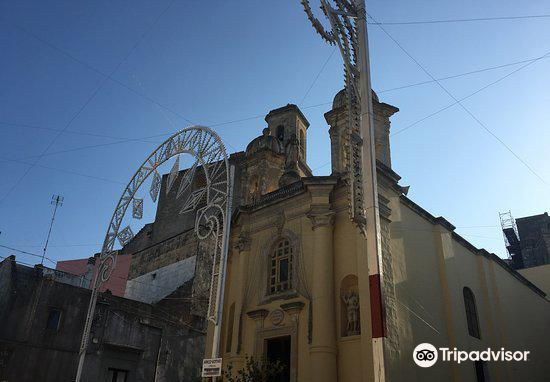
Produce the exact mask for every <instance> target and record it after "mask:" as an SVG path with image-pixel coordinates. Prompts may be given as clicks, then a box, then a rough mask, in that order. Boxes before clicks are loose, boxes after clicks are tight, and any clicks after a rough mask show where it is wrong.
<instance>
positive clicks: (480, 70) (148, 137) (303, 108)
mask: <svg viewBox="0 0 550 382" xmlns="http://www.w3.org/2000/svg"><path fill="white" fill-rule="evenodd" d="M545 58H548V56H541V57H537V58H534V59H526V60H521V61H515V62H511V63H507V64H502V65H496V66H490V67H486V68H482V69H477V70H473V71H469V72H465V73H460V74H455V75H451V76H446V77H441V78H438V80H439V81H443V80H449V79H454V78H459V77H462V76H467V75H472V74H477V73H482V72H486V71H490V70H495V69H501V68H505V67H508V66H514V65H519V64H522V63H532V62H536V61H538V60H541V59H545ZM521 69H523V67H522V68H520V70H521ZM507 76H508V75H507ZM507 76H505V77H504V78H506V77H507ZM504 78H502V79H504ZM502 79H499V80H497V82H498V81H500V80H502ZM434 82H435V81H433V80H429V81H422V82H417V83H414V84H408V85H403V86H398V87H394V88H390V89H384V90H380V91H378V92H377V93H378V94H382V93H386V92H391V91H396V90H401V89H407V88H411V87H416V86H421V85H427V84H431V83H434ZM493 84H494V83H492V84H490V85H493ZM485 88H486V87H484V88H483V89H485ZM479 91H481V90H478V91H476V93H477V92H479ZM476 93H473V94H476ZM473 94H471V95H470V96H472V95H473ZM470 96H468V97H470ZM468 97H466V98H468ZM466 98H463V99H462V100H464V99H466ZM331 103H332V101H329V102H323V103H319V104H315V105H309V106H303V107H301V109H302V110H306V109H310V108H316V107H320V106H325V105H330V104H331ZM453 105H454V104H453ZM449 107H450V105H449V106H448V107H445V108H443V109H441V110H439V111H438V112H436V113H435V114H439V113H440V112H442V111H444V110H446V109H447V108H449ZM435 114H434V115H435ZM431 116H433V115H430V117H431ZM263 117H264V114H257V115H254V116H251V117H246V118H241V119H235V120H230V121H226V122H221V123H215V124H212V125H209V126H210V127H219V126H225V125H229V124H234V123H238V122H245V121H250V120H254V119H260V118H263ZM423 120H424V119H422V120H419V121H417V122H415V123H413V124H412V125H409V126H407V127H405V128H403V129H400V130H398V131H397V132H395V133H393V134H392V136H393V135H397V134H399V133H401V132H402V131H405V130H407V129H409V128H410V127H412V126H414V125H416V124H417V123H419V122H421V121H423ZM0 124H3V125H8V126H15V127H22V128H30V129H40V130H47V131H61V130H60V129H54V128H49V127H43V126H37V125H29V124H22V123H15V122H2V121H0ZM65 133H66V134H77V135H85V136H94V137H101V138H108V139H115V140H117V142H110V143H104V144H97V145H89V146H81V147H76V148H72V149H67V150H61V151H56V152H52V153H47V154H45V155H44V156H49V155H55V154H61V153H66V152H72V151H79V150H85V149H88V148H96V147H103V146H111V145H116V144H122V143H126V142H134V141H137V142H145V143H157V142H151V141H148V140H147V139H150V138H157V137H162V136H167V135H171V134H172V133H162V134H156V135H151V136H146V137H140V138H123V137H116V136H111V135H104V134H94V133H88V132H78V131H71V130H67V131H65ZM230 147H232V146H231V145H230ZM233 149H235V148H234V147H233ZM235 150H236V149H235ZM35 157H37V156H30V157H26V158H20V159H19V160H25V159H31V158H35ZM4 161H9V160H7V159H4ZM325 165H326V164H325ZM325 165H323V166H321V167H324V166H325Z"/></svg>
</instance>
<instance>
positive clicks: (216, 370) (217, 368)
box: [202, 358, 222, 378]
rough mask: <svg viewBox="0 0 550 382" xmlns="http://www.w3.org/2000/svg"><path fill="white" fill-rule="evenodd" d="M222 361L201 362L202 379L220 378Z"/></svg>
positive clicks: (212, 359) (208, 359)
mask: <svg viewBox="0 0 550 382" xmlns="http://www.w3.org/2000/svg"><path fill="white" fill-rule="evenodd" d="M221 376H222V359H221V358H205V359H203V360H202V377H203V378H204V377H221Z"/></svg>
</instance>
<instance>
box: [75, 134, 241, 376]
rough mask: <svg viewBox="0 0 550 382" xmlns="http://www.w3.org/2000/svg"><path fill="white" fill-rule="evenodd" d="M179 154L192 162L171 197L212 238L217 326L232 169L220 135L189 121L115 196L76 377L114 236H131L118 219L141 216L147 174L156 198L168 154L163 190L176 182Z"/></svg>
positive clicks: (124, 239)
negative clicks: (169, 165)
mask: <svg viewBox="0 0 550 382" xmlns="http://www.w3.org/2000/svg"><path fill="white" fill-rule="evenodd" d="M181 154H188V155H191V156H192V157H193V158H194V163H193V164H192V165H191V166H190V167H189V168H188V169H187V170H186V171H185V172H184V173H183V175H182V176H181V181H180V182H179V185H178V190H177V194H176V197H177V198H180V197H182V196H183V195H187V198H186V200H185V202H184V203H183V207H182V209H181V210H180V213H191V212H193V211H196V215H195V234H196V235H197V237H198V239H199V240H210V239H211V240H212V241H213V243H212V245H209V248H212V249H211V251H212V253H211V256H212V275H211V281H210V291H209V301H208V309H207V317H206V318H207V319H208V320H209V321H211V322H213V323H214V325H215V327H216V329H217V327H218V326H219V321H220V319H221V318H220V309H221V300H222V298H223V282H220V281H223V280H220V278H221V277H222V275H223V274H224V272H225V262H226V255H227V254H226V252H227V241H228V238H229V236H228V235H229V228H230V227H229V225H230V222H229V219H230V213H231V195H232V181H233V179H232V177H233V174H232V169H231V168H230V167H229V161H228V157H227V154H226V150H225V146H224V144H223V142H222V140H221V138H220V137H219V136H218V135H217V134H216V133H215V132H214V131H213V130H211V129H209V128H208V127H204V126H191V127H188V128H186V129H183V130H181V131H179V132H177V133H175V134H174V135H172V136H171V137H169V138H168V139H167V140H166V141H164V142H163V143H162V144H161V145H160V146H158V147H157V149H156V150H154V151H153V153H152V154H151V155H149V157H148V158H147V159H146V160H145V161H144V162H143V163H142V165H141V166H140V167H139V169H138V170H137V171H136V173H135V174H134V176H133V177H132V178H131V179H130V181H129V182H128V185H127V186H126V188H125V189H124V192H123V193H122V196H121V197H120V199H119V201H118V204H117V206H116V208H115V211H114V213H113V216H112V217H111V221H110V222H109V226H108V228H107V233H106V235H105V240H104V242H103V246H102V249H101V255H100V257H99V261H100V263H99V268H98V272H97V274H96V278H95V280H94V284H93V289H92V296H91V298H90V304H89V306H88V315H87V317H86V323H85V327H84V333H83V336H82V343H81V346H80V359H79V365H78V371H77V378H76V380H77V381H79V380H80V376H81V373H82V367H83V363H84V357H85V354H86V349H87V346H88V341H89V335H90V331H91V326H92V322H93V318H94V312H95V305H96V302H97V297H98V293H99V288H100V286H101V285H102V284H103V283H105V282H106V281H107V280H109V278H110V276H111V274H112V272H113V270H114V268H115V265H116V250H114V247H115V244H116V241H117V240H118V242H119V243H120V245H121V246H125V245H126V244H127V243H128V242H130V240H131V239H132V238H133V237H134V233H133V232H132V229H131V227H130V225H126V226H125V227H123V228H122V223H123V219H124V218H125V216H126V213H127V211H128V209H129V208H130V207H131V210H132V214H131V216H132V218H133V219H141V218H142V217H143V204H144V199H143V198H137V197H136V193H137V192H138V190H139V189H140V188H141V187H142V186H143V185H144V183H145V181H146V180H147V179H148V178H149V177H152V179H151V184H150V187H149V192H148V193H149V196H150V198H151V200H152V201H153V202H156V201H157V199H158V197H159V193H160V190H161V182H162V176H161V175H160V174H159V173H158V171H157V169H158V167H159V166H161V165H162V164H164V163H165V162H167V161H169V160H171V159H172V158H175V161H174V163H173V165H172V168H171V170H170V173H169V174H168V177H167V181H166V191H167V192H169V191H170V190H171V189H172V188H173V187H174V186H175V183H176V179H177V178H178V174H179V172H180V169H179V163H180V160H179V158H180V155H181ZM199 172H202V173H203V174H204V178H205V182H203V184H200V185H199V187H198V188H195V189H194V190H193V188H192V186H193V180H194V178H195V175H198V173H199Z"/></svg>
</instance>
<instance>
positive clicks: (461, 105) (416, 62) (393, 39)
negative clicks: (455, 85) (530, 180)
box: [367, 13, 550, 186]
mask: <svg viewBox="0 0 550 382" xmlns="http://www.w3.org/2000/svg"><path fill="white" fill-rule="evenodd" d="M367 15H368V16H369V17H370V18H371V19H372V20H374V21H375V22H376V20H375V19H374V18H373V17H372V16H371V15H369V14H368V13H367ZM378 27H379V28H380V29H382V31H383V32H384V33H385V34H386V35H387V36H388V37H389V38H390V39H391V40H392V41H393V42H394V43H395V44H396V45H397V46H398V47H399V49H401V50H402V51H403V53H405V54H406V55H407V56H408V57H409V58H410V59H411V60H412V61H413V62H414V63H415V64H416V65H417V66H418V67H419V68H420V69H422V71H423V72H424V73H426V75H428V76H429V77H430V78H431V79H432V80H433V81H434V82H436V83H437V85H438V86H439V87H440V88H441V89H442V90H443V91H444V92H445V93H447V95H448V96H449V97H451V98H452V99H453V100H454V101H455V102H456V103H457V104H458V105H460V107H461V108H462V109H463V110H464V111H465V112H466V113H467V114H468V115H469V116H470V117H471V118H472V119H473V120H474V121H476V122H477V124H478V125H479V126H481V127H482V128H483V129H484V130H485V131H486V132H487V133H488V134H489V135H491V136H492V137H493V138H495V139H496V140H497V141H498V142H499V143H500V144H501V145H502V146H504V148H506V150H508V151H509V152H510V153H511V154H512V155H513V156H514V157H515V158H516V159H518V160H519V161H520V162H521V163H522V164H523V165H524V166H525V167H526V168H527V169H528V170H529V171H530V172H531V173H532V174H533V175H535V176H536V177H537V178H539V180H541V181H542V182H543V183H544V184H546V185H547V186H548V183H546V181H545V180H544V179H543V178H542V177H541V176H540V175H539V174H538V173H537V172H536V171H535V170H534V169H533V168H532V167H531V166H530V165H529V164H527V162H525V161H524V160H523V159H522V158H521V157H520V156H519V155H517V154H516V153H515V152H514V151H513V150H512V148H511V147H510V146H508V145H507V144H506V143H505V142H504V141H503V140H502V139H500V138H499V137H498V136H497V135H496V134H495V133H493V131H491V130H490V129H489V128H488V127H487V126H486V125H485V124H484V123H483V122H481V120H479V118H477V117H476V116H475V115H474V114H473V113H472V112H471V111H470V110H469V109H468V108H467V107H466V106H464V104H463V103H462V101H461V100H459V99H457V98H456V97H455V96H454V95H453V94H452V93H451V92H450V91H449V90H448V89H447V88H446V87H445V86H443V85H442V84H441V82H440V81H439V80H437V79H436V78H435V77H434V76H433V75H432V74H431V73H430V72H429V71H428V70H427V69H426V68H425V67H424V66H423V65H422V64H421V63H420V62H418V60H416V59H415V58H414V57H413V56H412V55H411V54H410V53H409V52H408V51H407V50H406V49H405V48H404V47H403V46H402V45H401V44H400V43H399V42H398V41H397V40H396V39H395V38H394V37H393V36H392V35H391V34H390V33H389V32H388V31H387V30H386V29H385V28H384V27H383V26H382V25H378ZM549 54H550V52H549V53H547V54H546V55H549ZM546 55H545V56H546ZM526 65H527V64H526Z"/></svg>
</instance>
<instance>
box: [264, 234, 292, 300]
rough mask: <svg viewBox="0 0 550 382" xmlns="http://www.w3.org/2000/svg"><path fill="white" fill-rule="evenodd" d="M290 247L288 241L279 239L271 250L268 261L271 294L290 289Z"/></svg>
mask: <svg viewBox="0 0 550 382" xmlns="http://www.w3.org/2000/svg"><path fill="white" fill-rule="evenodd" d="M292 257H293V250H292V245H291V244H290V241H289V240H288V239H281V240H279V241H278V242H277V243H276V244H275V247H274V248H273V251H272V252H271V258H270V261H269V264H270V266H269V268H270V270H269V271H270V272H269V292H270V293H271V294H275V293H280V292H284V291H287V290H289V289H291V288H292V260H293V259H292Z"/></svg>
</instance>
